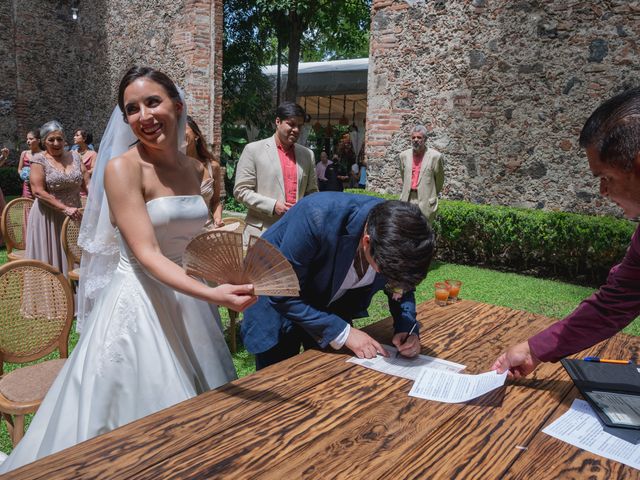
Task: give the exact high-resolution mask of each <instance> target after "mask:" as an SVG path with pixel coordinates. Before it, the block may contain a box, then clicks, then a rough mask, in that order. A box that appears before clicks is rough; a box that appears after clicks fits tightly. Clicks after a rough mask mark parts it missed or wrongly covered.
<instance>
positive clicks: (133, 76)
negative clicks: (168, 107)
mask: <svg viewBox="0 0 640 480" xmlns="http://www.w3.org/2000/svg"><path fill="white" fill-rule="evenodd" d="M139 78H148V79H150V80H153V81H154V82H156V83H159V84H160V85H162V86H163V87H164V89H165V90H166V92H167V94H168V95H169V97H170V98H171V99H172V100H174V101H176V102H182V100H181V99H180V93H179V92H178V89H177V88H176V85H175V83H173V80H171V79H170V78H169V77H168V76H167V75H166V74H164V73H162V72H161V71H160V70H156V69H155V68H151V67H138V66H135V67H131V68H130V69H129V70H128V71H127V73H125V74H124V77H122V80H120V86H119V87H118V106H119V107H120V111H122V118H123V119H124V121H125V123H128V122H127V113H126V112H125V111H124V91H125V90H126V89H127V87H128V86H129V85H130V84H132V83H133V82H135V81H136V80H137V79H139Z"/></svg>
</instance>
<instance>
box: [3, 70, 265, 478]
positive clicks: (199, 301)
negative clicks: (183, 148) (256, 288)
mask: <svg viewBox="0 0 640 480" xmlns="http://www.w3.org/2000/svg"><path fill="white" fill-rule="evenodd" d="M118 105H119V106H120V109H116V110H117V112H114V115H113V116H112V117H111V120H110V122H109V126H108V127H107V130H106V131H105V135H104V136H103V144H102V145H101V151H100V153H101V154H102V158H99V159H98V162H97V163H98V166H97V167H96V172H95V173H94V177H93V180H92V185H93V186H94V188H93V189H92V197H91V198H90V200H89V204H88V205H87V210H86V214H85V218H84V219H83V225H82V235H83V240H84V242H85V246H86V249H87V251H88V252H87V254H86V261H85V258H84V257H83V266H82V273H81V279H82V281H83V285H81V288H80V291H79V295H78V296H79V299H80V310H81V311H80V312H79V315H78V321H79V322H80V323H81V324H82V333H81V336H80V341H79V342H78V344H77V346H76V348H75V349H74V351H73V353H72V354H71V356H70V357H69V359H68V360H67V362H66V364H65V366H64V367H63V369H62V370H61V372H60V374H59V376H58V377H57V378H56V380H55V382H54V383H53V385H52V387H51V389H50V390H49V392H48V393H47V396H46V398H45V399H44V401H43V403H42V405H41V406H40V408H39V410H38V412H37V413H36V415H35V416H34V418H33V421H32V422H31V425H30V426H29V428H28V430H27V432H26V434H25V436H24V438H23V439H22V441H21V442H20V443H19V444H18V445H17V447H16V448H15V449H14V450H13V452H12V453H11V455H10V456H9V457H8V458H7V459H6V460H5V462H4V463H3V464H2V465H1V466H0V473H4V472H7V471H9V470H13V469H15V468H18V467H20V466H22V465H25V464H27V463H30V462H33V461H34V460H36V459H38V458H41V457H44V456H46V455H50V454H52V453H54V452H57V451H59V450H62V449H64V448H67V447H70V446H72V445H75V444H77V443H79V442H82V441H84V440H87V439H89V438H92V437H94V436H96V435H99V434H101V433H105V432H108V431H110V430H113V429H114V428H117V427H119V426H121V425H124V424H126V423H129V422H131V421H133V420H136V419H138V418H141V417H143V416H145V415H149V414H151V413H154V412H156V411H158V410H161V409H163V408H166V407H169V406H171V405H174V404H176V403H178V402H181V401H183V400H186V399H188V398H191V397H193V396H195V395H197V394H199V393H202V392H204V391H206V390H209V389H212V388H216V387H218V386H220V385H222V384H224V383H226V382H228V381H230V380H233V379H234V378H236V372H235V369H234V367H233V363H232V361H231V355H230V354H229V350H228V348H227V346H226V343H225V341H224V337H223V335H222V331H221V326H220V319H219V316H218V314H217V308H216V307H213V308H212V306H210V305H209V303H214V304H219V305H224V306H227V307H230V308H232V309H234V310H236V311H238V310H244V309H245V308H247V307H248V306H249V305H251V304H253V303H254V302H255V297H254V296H253V295H251V292H252V286H251V285H239V286H234V285H221V286H219V287H216V288H211V287H209V286H207V285H205V284H203V283H201V282H199V281H197V280H195V279H193V278H191V277H189V276H187V275H186V274H185V272H184V270H183V269H182V268H181V267H180V266H179V264H180V257H181V255H182V252H183V251H184V248H185V246H186V244H187V243H188V242H189V240H190V239H191V238H192V237H193V236H194V235H195V234H197V233H198V232H199V231H200V230H201V228H202V226H203V225H204V223H205V222H206V220H207V218H208V211H207V206H206V205H205V203H204V201H203V199H202V197H201V196H200V184H201V181H202V175H203V167H202V165H201V164H200V163H199V162H198V161H197V160H194V159H191V158H190V157H187V156H186V155H184V154H183V153H182V152H180V151H179V148H178V139H182V138H184V121H185V119H186V107H185V105H184V101H183V100H182V99H181V97H180V95H179V93H178V91H177V89H176V87H175V85H174V84H173V82H171V80H170V79H169V78H168V77H167V76H166V75H164V74H162V73H161V72H158V71H156V70H152V69H149V68H145V67H134V68H132V69H131V70H129V72H127V74H125V76H124V78H123V79H122V82H121V84H120V90H119V95H118ZM120 110H121V111H122V112H124V121H126V122H127V123H128V126H127V125H126V124H125V123H124V122H123V115H122V114H121V113H120ZM181 129H182V131H180V130H181ZM130 132H132V133H133V135H135V137H131V133H130ZM136 139H137V140H138V141H139V142H138V143H137V144H136V145H135V147H133V148H131V149H128V150H126V148H127V147H128V146H129V145H130V144H131V143H133V142H132V141H130V140H133V141H135V140H136ZM105 140H106V142H105ZM122 145H124V147H122ZM118 149H120V152H118ZM103 150H104V153H103ZM113 153H116V154H119V156H116V158H113V159H109V158H105V157H106V156H111V154H113ZM101 160H102V162H101ZM105 165H106V167H105ZM102 173H104V176H102ZM102 178H104V192H105V193H106V198H107V200H108V208H107V201H105V200H104V199H103V198H102V197H103V196H104V195H102V194H100V193H96V192H100V191H101V190H102V189H101V188H100V187H101V185H100V184H101V183H102ZM96 180H98V181H96ZM97 185H98V188H96V186H97ZM109 217H110V218H111V223H112V224H113V225H115V229H114V228H112V227H111V225H109V222H108V221H107V220H108V218H109ZM115 246H117V252H118V254H117V255H115V258H116V261H115V262H113V261H112V257H114V256H113V255H112V254H113V253H116V250H115V248H114V247H115ZM105 254H106V255H105ZM114 267H115V268H114ZM96 291H99V292H100V293H99V295H97V296H96V295H93V293H94V292H96ZM203 300H204V301H203ZM207 302H209V303H207Z"/></svg>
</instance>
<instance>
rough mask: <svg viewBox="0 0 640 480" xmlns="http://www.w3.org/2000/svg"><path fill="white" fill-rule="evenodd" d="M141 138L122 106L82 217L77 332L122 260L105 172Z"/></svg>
mask: <svg viewBox="0 0 640 480" xmlns="http://www.w3.org/2000/svg"><path fill="white" fill-rule="evenodd" d="M179 92H180V99H181V100H182V103H183V109H182V113H181V114H180V118H179V121H178V137H177V138H178V144H179V146H180V147H181V148H180V149H181V150H182V151H184V145H183V144H184V138H185V130H186V125H187V105H186V102H185V99H184V93H183V92H182V90H179ZM136 141H137V138H136V137H135V135H134V134H133V132H132V131H131V128H130V127H129V125H128V124H127V123H125V121H124V118H123V115H122V111H121V110H120V107H118V106H116V107H115V108H114V110H113V113H112V114H111V118H110V119H109V123H108V124H107V128H106V129H105V131H104V134H103V136H102V140H101V142H100V149H99V151H98V157H97V158H96V163H95V167H94V169H93V175H92V177H91V184H90V190H89V197H88V199H87V205H86V207H85V210H84V215H83V216H82V224H81V225H80V234H79V237H78V245H80V247H81V248H82V250H83V252H82V260H81V262H80V282H79V285H78V296H77V298H78V308H77V312H78V315H77V319H76V331H77V332H78V333H81V332H82V329H83V327H84V325H85V322H86V321H87V320H88V319H89V316H90V314H91V311H92V310H93V307H94V305H95V302H96V300H97V297H98V294H99V293H100V292H101V291H102V289H103V288H104V287H106V286H107V284H108V283H109V281H110V280H111V277H112V276H113V274H114V272H115V270H116V267H117V266H118V261H119V259H120V254H119V246H118V242H117V239H116V232H115V229H114V227H113V226H112V225H111V220H110V218H109V203H108V202H107V196H106V194H105V191H104V171H105V168H106V165H107V163H109V161H110V160H111V159H112V158H115V157H118V156H120V155H122V154H123V153H125V152H126V151H127V150H129V148H131V147H132V146H133V145H134V144H135V143H136Z"/></svg>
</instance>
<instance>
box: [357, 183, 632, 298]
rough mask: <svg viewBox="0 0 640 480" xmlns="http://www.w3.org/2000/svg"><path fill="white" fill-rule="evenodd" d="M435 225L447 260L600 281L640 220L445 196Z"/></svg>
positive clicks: (441, 252) (440, 253) (585, 281)
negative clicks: (477, 202)
mask: <svg viewBox="0 0 640 480" xmlns="http://www.w3.org/2000/svg"><path fill="white" fill-rule="evenodd" d="M352 192H353V193H366V194H373V195H375V196H379V197H382V198H397V197H396V196H393V195H378V194H375V193H372V192H363V191H356V190H352ZM433 227H434V230H435V231H436V234H437V239H438V244H437V245H438V250H437V257H438V258H439V259H441V260H444V261H447V262H452V263H460V264H465V265H480V266H486V267H490V268H495V269H499V270H507V271H515V272H520V273H525V274H531V275H536V276H542V277H552V278H558V279H563V280H568V281H570V282H573V283H582V284H587V285H594V286H595V285H599V284H600V283H602V282H603V281H604V280H605V279H606V276H607V274H608V272H609V269H610V268H611V267H612V266H613V265H615V264H616V263H619V262H620V260H622V257H623V256H624V254H625V252H626V250H627V247H628V246H629V241H630V239H631V235H632V234H633V232H634V230H635V228H636V225H635V224H634V223H632V222H630V221H627V220H623V219H617V218H612V217H606V216H591V215H579V214H574V213H566V212H546V211H542V210H529V209H524V208H514V207H500V206H493V205H476V204H472V203H468V202H462V201H452V200H441V201H440V203H439V209H438V216H437V218H436V220H435V222H434V225H433Z"/></svg>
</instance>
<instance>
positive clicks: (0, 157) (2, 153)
mask: <svg viewBox="0 0 640 480" xmlns="http://www.w3.org/2000/svg"><path fill="white" fill-rule="evenodd" d="M7 158H9V149H8V148H3V149H2V150H0V167H2V166H3V165H4V164H5V163H6V161H7ZM6 205H7V202H6V200H5V199H4V193H2V188H0V214H1V213H2V211H3V210H4V207H5V206H6ZM0 245H4V241H3V239H2V237H0Z"/></svg>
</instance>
